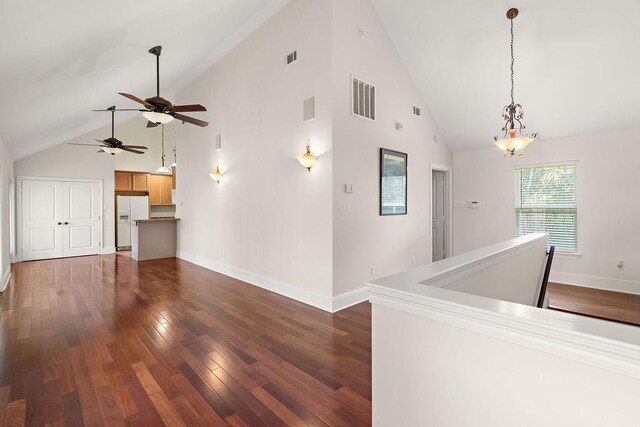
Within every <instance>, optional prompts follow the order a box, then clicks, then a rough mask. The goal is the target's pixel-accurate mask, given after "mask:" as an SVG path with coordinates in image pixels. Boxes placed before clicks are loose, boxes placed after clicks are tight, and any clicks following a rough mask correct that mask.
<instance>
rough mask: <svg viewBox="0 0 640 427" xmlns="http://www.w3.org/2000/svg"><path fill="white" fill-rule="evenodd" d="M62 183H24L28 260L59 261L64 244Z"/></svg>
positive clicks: (24, 245) (24, 246)
mask: <svg viewBox="0 0 640 427" xmlns="http://www.w3.org/2000/svg"><path fill="white" fill-rule="evenodd" d="M61 198H62V184H61V183H59V182H53V181H24V182H23V184H22V251H23V252H22V256H23V259H24V260H25V261H29V260H35V259H47V258H59V257H61V256H62V254H63V242H62V224H58V223H59V222H60V223H62V221H63V212H62V203H61Z"/></svg>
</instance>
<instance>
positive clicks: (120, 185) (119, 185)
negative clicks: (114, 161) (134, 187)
mask: <svg viewBox="0 0 640 427" xmlns="http://www.w3.org/2000/svg"><path fill="white" fill-rule="evenodd" d="M131 175H132V174H131V172H124V171H116V176H115V189H116V191H131V178H132V177H131Z"/></svg>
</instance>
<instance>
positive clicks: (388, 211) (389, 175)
mask: <svg viewBox="0 0 640 427" xmlns="http://www.w3.org/2000/svg"><path fill="white" fill-rule="evenodd" d="M406 214H407V153H401V152H399V151H393V150H388V149H386V148H380V215H406Z"/></svg>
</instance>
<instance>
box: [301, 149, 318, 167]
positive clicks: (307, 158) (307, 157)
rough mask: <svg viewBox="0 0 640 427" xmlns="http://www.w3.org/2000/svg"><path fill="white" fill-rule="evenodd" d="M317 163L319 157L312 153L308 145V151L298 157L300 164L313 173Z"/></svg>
mask: <svg viewBox="0 0 640 427" xmlns="http://www.w3.org/2000/svg"><path fill="white" fill-rule="evenodd" d="M317 161H318V156H316V155H314V154H313V153H312V152H311V148H310V147H309V144H307V151H306V152H305V153H304V154H303V155H302V156H301V157H298V162H299V163H300V164H301V165H302V166H303V167H305V168H307V170H308V171H309V172H311V168H312V167H314V166H315V165H316V162H317Z"/></svg>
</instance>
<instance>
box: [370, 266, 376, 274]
mask: <svg viewBox="0 0 640 427" xmlns="http://www.w3.org/2000/svg"><path fill="white" fill-rule="evenodd" d="M371 275H372V276H375V275H376V268H375V267H374V266H371Z"/></svg>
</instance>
